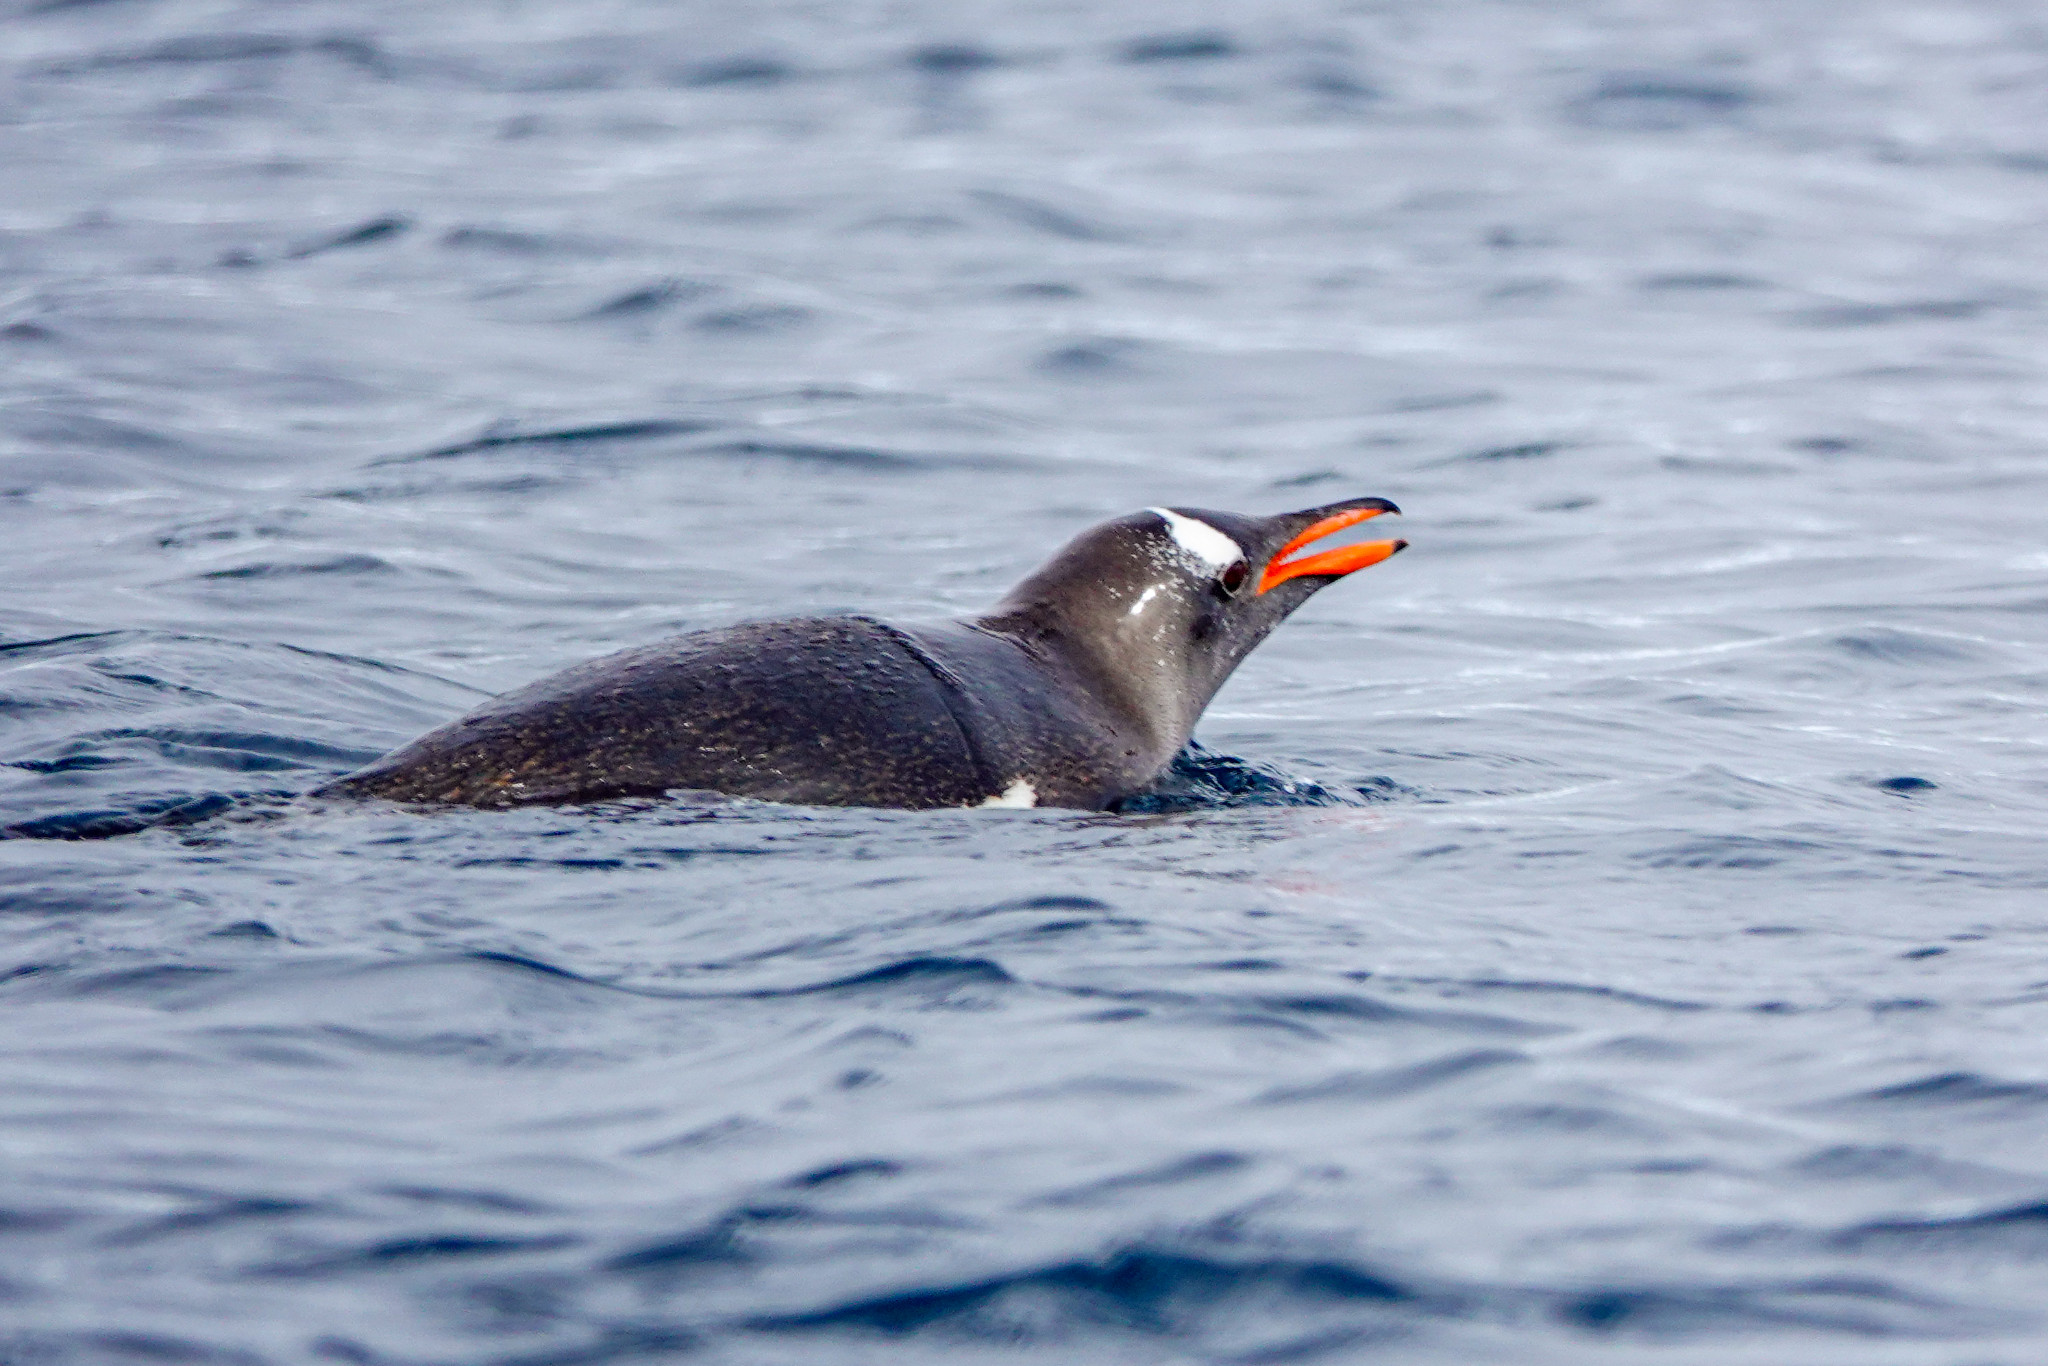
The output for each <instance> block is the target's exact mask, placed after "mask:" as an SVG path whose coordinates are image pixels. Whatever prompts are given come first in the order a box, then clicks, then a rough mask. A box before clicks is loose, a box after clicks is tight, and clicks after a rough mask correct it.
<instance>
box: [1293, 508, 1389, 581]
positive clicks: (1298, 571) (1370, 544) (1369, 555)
mask: <svg viewBox="0 0 2048 1366" xmlns="http://www.w3.org/2000/svg"><path fill="white" fill-rule="evenodd" d="M1385 511H1386V509H1385V508H1353V509H1351V510H1350V511H1349V512H1340V513H1338V514H1337V515H1336V516H1334V517H1325V518H1323V520H1322V521H1320V522H1317V523H1316V524H1315V525H1314V526H1311V527H1310V528H1309V529H1308V530H1306V531H1304V532H1302V533H1301V534H1300V535H1299V536H1296V537H1295V538H1294V539H1293V540H1291V541H1289V542H1288V543H1287V544H1286V545H1283V546H1281V547H1280V551H1279V553H1278V554H1276V555H1274V556H1273V558H1272V559H1270V560H1268V561H1266V572H1265V573H1263V574H1261V575H1260V576H1259V591H1260V592H1261V593H1266V592H1270V591H1272V590H1273V589H1275V588H1278V587H1279V586H1280V585H1281V584H1283V583H1285V582H1287V581H1288V580H1289V579H1298V578H1300V577H1302V576H1303V575H1305V574H1322V575H1332V576H1334V575H1338V574H1350V573H1355V572H1356V571H1358V570H1360V569H1363V568H1365V567H1366V566H1367V565H1369V564H1378V563H1379V562H1380V561H1381V560H1384V559H1386V558H1387V557H1388V556H1390V555H1395V554H1398V553H1399V552H1400V551H1401V549H1402V548H1403V547H1404V546H1406V545H1407V544H1408V542H1406V541H1366V542H1363V543H1361V544H1359V545H1344V546H1338V547H1337V548H1336V549H1335V550H1325V551H1322V552H1321V553H1320V554H1315V555H1304V556H1302V557H1301V558H1300V559H1298V560H1290V559H1288V558H1287V557H1288V556H1289V555H1292V554H1293V553H1294V552H1295V551H1297V550H1299V549H1301V548H1302V547H1303V546H1305V545H1309V544H1311V543H1313V542H1315V541H1320V540H1322V539H1323V537H1325V536H1334V535H1336V534H1337V533H1338V532H1340V531H1342V530H1343V529H1344V528H1345V527H1348V526H1357V525H1358V524H1359V523H1360V522H1363V521H1365V520H1366V519H1367V518H1369V517H1377V516H1379V515H1380V514H1381V513H1382V512H1385Z"/></svg>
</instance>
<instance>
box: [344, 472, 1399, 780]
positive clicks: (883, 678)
mask: <svg viewBox="0 0 2048 1366" xmlns="http://www.w3.org/2000/svg"><path fill="white" fill-rule="evenodd" d="M1399 511H1400V509H1399V508H1397V507H1395V506H1394V505H1393V504H1392V503H1390V502H1388V501H1387V500H1386V499H1384V498H1353V499H1350V500H1348V501H1346V502H1340V503H1332V504H1329V505H1328V506H1325V507H1318V508H1309V509H1307V510H1305V511H1301V512H1287V513H1281V514H1279V515H1277V516H1272V517H1254V516H1244V515H1240V514H1237V513H1228V512H1211V511H1205V510H1203V509H1199V508H1165V507H1160V508H1147V509H1145V510H1144V511H1142V512H1134V513H1131V514H1129V515H1127V516H1123V517H1119V518H1117V519H1115V520H1114V521H1109V522H1104V523H1102V524H1101V525H1100V526H1096V527H1092V528H1090V529H1089V530H1087V531H1084V532H1082V533H1081V534H1080V535H1078V536H1076V537H1075V538H1074V539H1073V540H1072V541H1070V542H1069V543H1068V544H1067V545H1066V546H1065V547H1064V548H1063V549H1062V550H1060V552H1059V553H1058V554H1056V555H1054V556H1053V557H1052V559H1051V560H1049V561H1047V562H1046V564H1045V565H1043V566H1042V567H1041V568H1040V569H1039V570H1038V571H1037V572H1036V573H1034V574H1032V575H1031V576H1030V577H1028V578H1026V579H1025V580H1024V581H1023V582H1022V583H1020V584H1018V585H1017V586H1016V588H1014V589H1013V590H1011V592H1010V593H1009V595H1008V596H1006V597H1004V598H1003V599H1002V600H1001V601H1000V602H998V603H997V604H996V605H995V607H994V608H993V609H992V610H991V611H989V612H988V613H987V614H986V615H983V616H979V617H973V618H968V619H964V620H951V621H939V622H922V623H909V624H904V625H897V624H892V623H890V622H886V621H882V620H879V619H878V618H875V617H870V616H861V615H849V616H831V617H800V618H793V619H786V620H776V621H754V622H745V623H742V624H740V625H737V626H728V627H724V628H721V629H718V630H709V631H696V632H692V633H690V634H687V635H681V636H675V637H671V638H670V639H667V640H662V641H657V642H655V643H653V644H650V645H642V646H639V647H637V648H634V649H628V650H622V651H620V652H618V653H617V654H611V655H606V656H604V657H603V658H600V659H594V660H591V661H589V662H588V663H584V664H578V665H575V666H573V667H571V668H568V669H565V670H563V671H561V672H560V673H556V674H553V675H550V676H549V677H546V678H543V679H541V680H540V681H539V682H537V683H533V684H530V685H528V686H526V687H524V688H520V689H518V690H516V691H514V692H509V693H506V694H504V695H502V696H500V697H497V698H494V699H492V700H491V701H489V702H486V703H485V704H484V705H482V706H481V707H479V708H477V709H476V710H475V711H473V712H471V713H469V714H468V715H467V716H463V717H461V718H459V719H457V720H455V721H451V722H449V723H448V724H447V725H444V726H441V727H440V728H438V729H436V730H432V731H429V732H428V733H427V734H425V735H422V736H421V737H420V738H419V739H417V740H414V741H413V742H412V743H410V744H408V745H405V746H403V747H402V748H400V749H398V750H395V751H393V752H392V753H391V754H389V755H387V756H385V757H384V758H382V759H380V760H378V761H376V762H375V763H372V764H370V765H369V766H368V767H366V768H363V769H360V770H358V771H357V772H355V773H352V774H349V775H348V776H346V777H343V778H341V779H339V780H337V781H335V782H332V783H330V784H328V785H326V786H325V787H322V788H320V789H318V790H317V792H316V793H315V795H316V796H323V797H366V798H383V799H386V800H391V801H397V802H410V803H434V804H444V805H459V806H471V807H513V806H525V805H535V804H570V803H577V802H592V801H601V800H606V799H610V798H617V797H629V796H648V795H655V794H659V793H664V792H672V791H676V790H679V789H692V790H700V791H709V792H717V793H726V794H730V795H734V796H743V797H754V798H760V799H763V800H767V801H774V802H790V803H799V804H805V805H819V806H881V807H900V808H908V809H925V808H934V807H978V806H992V807H1032V806H1043V807H1067V808H1077V809H1081V810H1091V811H1099V810H1104V809H1110V808H1114V807H1115V805H1116V804H1117V803H1118V802H1119V801H1120V800H1122V799H1123V798H1125V797H1128V796H1130V795H1132V794H1134V793H1136V792H1139V791H1142V790H1143V789H1144V788H1145V787H1146V786H1148V785H1149V784H1150V783H1152V782H1153V780H1154V779H1156V778H1157V777H1158V776H1159V775H1160V773H1161V772H1162V771H1163V770H1164V769H1165V768H1166V766H1167V765H1168V764H1169V763H1171V762H1172V760H1173V757H1174V756H1175V755H1176V754H1178V753H1180V751H1181V749H1182V747H1183V746H1185V745H1186V744H1187V742H1188V737H1189V735H1190V733H1191V732H1192V731H1193V730H1194V727H1195V722H1196V720H1197V719H1198V718H1199V717H1200V716H1201V714H1202V710H1203V708H1204V707H1206V706H1207V705H1208V704H1209V699H1210V698H1211V697H1213V696H1215V694H1216V690H1217V689H1218V688H1220V687H1221V686H1222V685H1223V682H1224V680H1225V679H1227V678H1229V677H1230V675H1231V672H1232V671H1233V670H1235V669H1236V668H1237V666H1238V664H1239V663H1240V662H1241V661H1242V660H1243V659H1244V657H1245V656H1246V655H1247V654H1249V653H1250V652H1251V651H1252V649H1253V647H1255V646H1256V645H1258V643H1259V642H1260V641H1262V640H1264V639H1265V638H1266V635H1267V633H1268V632H1270V631H1271V630H1272V629H1273V628H1274V627H1275V626H1278V625H1279V624H1280V623H1281V622H1282V621H1284V620H1285V619H1286V618H1287V616H1288V615H1289V614H1290V613H1292V612H1293V611H1294V610H1295V609H1296V608H1298V607H1300V606H1301V605H1302V604H1303V603H1304V602H1307V601H1308V599H1309V598H1310V597H1311V596H1313V595H1314V594H1315V593H1316V592H1318V591H1319V590H1321V589H1322V588H1325V587H1327V586H1328V585H1330V584H1332V583H1334V582H1336V581H1337V580H1338V579H1340V578H1342V577H1344V576H1345V575H1347V574H1351V573H1354V572H1356V571H1357V570H1360V569H1363V568H1365V567H1366V566H1368V565H1372V564H1377V563H1379V562H1380V561H1382V560H1384V559H1386V558H1388V557H1389V556H1391V555H1393V554H1395V553H1397V552H1399V551H1400V550H1402V549H1403V548H1405V547H1406V545H1407V542H1406V541H1399V540H1395V541H1371V542H1365V543H1362V544H1354V545H1345V546H1340V547H1337V548H1335V549H1329V550H1323V551H1313V550H1310V549H1309V547H1311V546H1313V544H1314V543H1315V542H1317V541H1320V540H1322V539H1324V538H1325V537H1328V536H1330V535H1332V534H1334V533H1336V532H1339V531H1342V530H1344V529H1345V528H1347V527H1350V526H1354V525H1356V524H1358V523H1360V522H1363V521H1365V520H1367V519H1368V518H1372V517H1378V516H1380V515H1381V514H1382V513H1398V512H1399Z"/></svg>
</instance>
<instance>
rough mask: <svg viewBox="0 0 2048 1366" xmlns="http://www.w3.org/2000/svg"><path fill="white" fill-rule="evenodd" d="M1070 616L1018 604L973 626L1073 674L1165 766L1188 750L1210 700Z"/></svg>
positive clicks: (1051, 606)
mask: <svg viewBox="0 0 2048 1366" xmlns="http://www.w3.org/2000/svg"><path fill="white" fill-rule="evenodd" d="M1067 616H1068V614H1067V613H1065V612H1063V611H1062V610H1060V607H1059V605H1058V604H1056V603H1051V602H1046V601H1043V600H1040V601H1027V602H1018V601H1016V600H1015V599H1014V598H1012V599H1006V600H1004V601H1003V602H1001V603H999V604H997V606H996V609H995V610H994V611H993V612H991V613H989V614H988V615H986V616H982V617H976V618H972V619H970V620H969V621H968V622H967V623H966V624H967V625H968V626H970V627H972V628H974V629H975V630H979V631H986V632H988V633H990V634H992V635H998V636H1001V637H1003V638H1005V639H1007V640H1010V641H1013V642H1014V643H1016V644H1017V645H1018V646H1019V647H1020V648H1022V649H1023V650H1024V651H1025V652H1026V653H1028V654H1030V655H1031V656H1032V657H1033V658H1035V659H1037V660H1038V661H1039V662H1040V663H1041V664H1042V665H1043V666H1045V667H1047V668H1050V669H1053V670H1056V671H1057V672H1059V673H1061V674H1063V675H1065V676H1066V677H1067V678H1068V679H1070V680H1071V681H1072V683H1073V684H1074V686H1075V688H1076V689H1077V690H1078V691H1079V692H1081V693H1082V694H1083V695H1085V696H1087V697H1090V698H1093V699H1095V701H1096V703H1097V705H1099V706H1100V707H1101V709H1102V710H1103V711H1104V712H1105V713H1106V714H1107V716H1108V718H1109V719H1111V720H1113V721H1114V722H1116V723H1117V725H1118V727H1119V728H1120V729H1122V730H1124V732H1125V733H1126V734H1128V735H1129V736H1130V737H1131V738H1132V739H1134V740H1136V741H1138V742H1139V743H1140V744H1141V745H1143V746H1144V748H1145V750H1146V751H1148V753H1147V756H1146V757H1147V758H1148V759H1151V760H1154V761H1156V762H1157V763H1158V764H1159V765H1160V766H1162V767H1163V766H1164V765H1165V764H1167V763H1168V762H1170V761H1171V760H1172V758H1173V756H1174V755H1176V754H1178V753H1180V751H1181V749H1182V748H1183V747H1184V746H1185V745H1186V744H1187V742H1188V738H1189V736H1190V735H1191V734H1192V732H1193V731H1194V728H1195V721H1196V720H1197V719H1198V718H1199V717H1200V716H1201V714H1202V708H1203V707H1205V706H1207V705H1208V701H1209V699H1208V698H1207V697H1206V696H1205V697H1190V696H1189V695H1188V690H1187V687H1186V680H1185V679H1183V678H1182V677H1181V676H1180V674H1179V671H1178V670H1173V669H1158V668H1150V667H1141V666H1138V665H1134V662H1133V661H1132V660H1130V659H1127V658H1125V657H1123V651H1121V650H1120V649H1119V648H1118V646H1119V645H1120V644H1121V642H1120V641H1119V640H1118V639H1117V638H1116V637H1115V636H1113V635H1109V634H1106V633H1105V632H1103V631H1102V630H1101V629H1099V626H1097V628H1096V629H1090V628H1091V626H1092V625H1096V624H1094V623H1090V622H1087V621H1081V622H1074V621H1069V620H1068V619H1067Z"/></svg>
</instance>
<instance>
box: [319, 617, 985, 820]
mask: <svg viewBox="0 0 2048 1366" xmlns="http://www.w3.org/2000/svg"><path fill="white" fill-rule="evenodd" d="M986 782H987V779H986V778H985V777H984V776H983V775H982V774H981V773H980V772H979V769H978V765H977V763H976V761H975V757H974V752H973V750H972V748H971V747H970V746H969V744H968V743H967V740H966V737H965V736H964V735H963V733H962V731H961V728H960V725H959V723H958V721H956V720H955V718H954V715H953V712H952V711H951V710H950V709H949V707H948V705H947V698H946V696H945V694H944V692H943V691H942V689H941V686H940V684H939V682H938V681H937V680H936V679H935V678H934V677H933V675H932V673H931V671H930V669H929V668H927V667H925V666H924V665H923V664H921V663H920V662H919V661H918V659H917V658H915V657H914V656H913V655H911V654H910V653H908V652H906V651H905V650H904V649H903V647H902V645H901V644H900V643H899V641H898V640H897V639H896V638H894V636H893V635H892V634H891V633H890V632H889V631H887V630H886V629H885V628H883V627H882V626H881V625H880V624H879V623H876V622H873V621H870V620H867V619H865V618H859V617H819V618H806V619H798V620H790V621H767V622H749V623H745V624H743V625H739V626H733V627H728V628H725V629H723V630H716V631H701V632H695V633H692V634H690V635H685V636H677V637H674V638H672V639H669V640H665V641H660V642H658V643H656V644H653V645H647V646H642V647H639V648H637V649H632V650H625V651H622V652H620V653H618V654H613V655H607V656H605V657H603V658H601V659H594V660H591V661H590V662H588V663H586V664H579V665H576V666H574V667H573V668H569V669H565V670H563V671H562V672H560V673H557V674H553V675H550V676H549V677H547V678H543V679H541V680H540V681H539V682H537V683H533V684H530V685H529V686H527V687H524V688H521V689H519V690H517V691H515V692H510V693H506V694H504V695H503V696H501V697H497V698H494V699H492V700H491V701H490V702H487V703H485V704H484V705H483V706H482V707H479V708H478V709H477V710H476V711H473V712H471V713H470V714H469V715H467V716H464V717H462V718H460V719H458V720H456V721H452V722H450V723H449V724H447V725H445V726H442V727H440V728H439V729H437V730H433V731H429V732H428V733H427V734H425V735H423V736H421V737H420V738H419V739H417V740H415V741H413V742H412V743H411V744H409V745H406V746H404V747H403V748H401V749H398V750H396V751H394V752H393V753H391V754H389V755H387V756H385V757H384V758H383V759H380V760H378V761H377V762H376V763H374V764H372V765H370V766H369V767H367V768H365V769H362V770H360V771H358V772H356V773H353V774H350V775H349V776H348V777H345V778H343V779H341V780H340V781H338V782H335V783H332V784H330V785H328V786H327V787H325V788H323V789H321V791H320V794H319V795H323V796H325V795H339V796H362V797H383V798H388V799H391V800H394V801H416V802H448V803H456V804H461V805H468V806H485V807H503V806H523V805H529V804H536V803H565V802H578V801H598V800H602V799H605V798H610V797H623V796H633V795H648V794H654V793H660V792H666V791H669V790H671V789H675V788H695V789H703V790H708V791H714V792H725V793H731V794H734V795H737V796H747V797H759V798H763V799H765V800H769V801H778V802H797V803H804V804H813V805H828V806H854V805H858V806H893V807H909V808H918V807H935V806H971V805H974V804H975V803H977V802H979V801H981V800H982V799H983V798H984V797H986V796H987V795H988V792H987V791H986V790H984V788H985V787H986Z"/></svg>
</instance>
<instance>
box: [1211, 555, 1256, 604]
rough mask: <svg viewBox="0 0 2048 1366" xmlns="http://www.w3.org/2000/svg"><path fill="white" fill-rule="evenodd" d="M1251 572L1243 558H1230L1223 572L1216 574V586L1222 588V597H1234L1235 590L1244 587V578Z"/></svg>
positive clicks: (1235, 594)
mask: <svg viewBox="0 0 2048 1366" xmlns="http://www.w3.org/2000/svg"><path fill="white" fill-rule="evenodd" d="M1251 572H1252V567H1251V566H1250V565H1248V564H1246V563H1245V562H1244V561H1243V560H1232V561H1231V562H1230V564H1229V566H1228V567H1227V568H1225V569H1224V571H1223V573H1222V574H1220V575H1219V576H1217V579H1216V586H1217V587H1218V588H1221V589H1222V590H1223V596H1224V597H1226V598H1234V597H1236V596H1237V590H1238V589H1240V588H1242V587H1244V581H1245V578H1246V577H1247V576H1248V575H1249V574H1250V573H1251Z"/></svg>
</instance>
